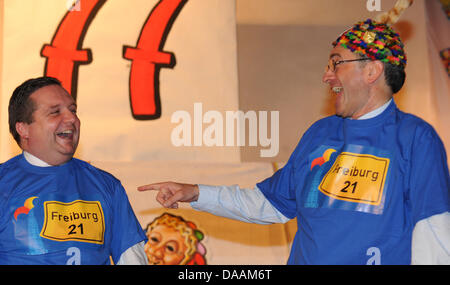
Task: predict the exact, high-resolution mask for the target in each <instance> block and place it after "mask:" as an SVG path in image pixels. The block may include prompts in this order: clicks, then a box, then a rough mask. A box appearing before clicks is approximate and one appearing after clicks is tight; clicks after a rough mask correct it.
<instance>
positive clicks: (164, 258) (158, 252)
mask: <svg viewBox="0 0 450 285" xmlns="http://www.w3.org/2000/svg"><path fill="white" fill-rule="evenodd" d="M146 234H147V237H148V242H147V243H146V244H145V253H146V254H147V257H148V262H149V264H150V265H189V264H199V265H201V264H206V260H205V258H204V255H205V253H206V251H205V248H204V247H203V245H202V244H201V243H200V241H201V240H202V239H203V234H202V233H201V232H200V231H198V230H197V227H196V226H195V224H193V223H192V222H188V221H185V220H184V219H183V218H182V217H180V216H175V215H172V214H169V213H164V214H162V215H161V216H159V217H157V218H156V219H154V220H153V222H151V223H150V224H149V225H148V226H147V230H146Z"/></svg>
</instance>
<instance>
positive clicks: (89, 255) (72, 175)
mask: <svg viewBox="0 0 450 285" xmlns="http://www.w3.org/2000/svg"><path fill="white" fill-rule="evenodd" d="M143 240H145V233H144V232H143V230H142V228H141V226H140V225H139V222H138V221H137V219H136V217H135V214H134V212H133V210H132V208H131V206H130V204H129V201H128V198H127V196H126V193H125V190H124V189H123V187H122V185H121V183H120V181H119V180H117V179H116V178H114V177H113V176H112V175H111V174H109V173H107V172H105V171H102V170H100V169H98V168H96V167H94V166H92V165H90V164H89V163H86V162H83V161H81V160H78V159H75V158H74V159H72V160H70V161H69V162H67V163H66V164H64V165H61V166H53V167H37V166H33V165H31V164H29V163H28V162H27V161H26V159H25V158H24V156H23V155H18V156H16V157H14V158H12V159H10V160H9V161H7V162H5V163H4V164H2V165H1V166H0V264H44V265H45V264H83V265H84V264H97V265H98V264H100V265H102V264H110V256H111V257H112V259H113V261H114V262H117V261H118V260H119V258H120V256H121V254H122V253H123V252H124V251H126V250H127V249H128V248H130V247H131V246H133V245H135V244H137V243H139V242H140V241H143Z"/></svg>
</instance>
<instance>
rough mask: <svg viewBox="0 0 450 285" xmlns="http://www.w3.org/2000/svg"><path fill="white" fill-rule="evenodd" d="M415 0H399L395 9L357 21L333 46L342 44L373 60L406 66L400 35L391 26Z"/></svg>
mask: <svg viewBox="0 0 450 285" xmlns="http://www.w3.org/2000/svg"><path fill="white" fill-rule="evenodd" d="M412 2H413V0H398V1H397V2H396V4H395V6H394V8H393V9H391V10H390V11H388V12H386V13H383V14H380V15H378V17H377V18H376V20H372V19H367V20H366V21H363V22H358V23H356V24H355V25H354V26H353V27H352V28H350V29H348V30H346V31H345V32H344V33H343V34H342V35H340V36H339V37H338V38H337V40H336V41H334V42H333V46H334V47H336V46H337V45H339V46H342V47H344V48H346V49H350V50H351V51H352V52H354V53H357V54H360V55H364V56H367V57H369V58H370V59H372V60H380V61H382V62H387V63H391V64H393V65H397V66H401V67H403V68H404V67H405V66H406V54H405V51H404V46H403V43H402V41H401V39H400V36H399V35H398V34H397V33H396V32H395V31H394V30H393V29H392V28H391V27H390V25H392V24H394V23H395V22H397V20H398V19H399V17H400V15H401V13H402V12H403V11H404V10H406V9H407V8H408V7H409V6H411V4H412Z"/></svg>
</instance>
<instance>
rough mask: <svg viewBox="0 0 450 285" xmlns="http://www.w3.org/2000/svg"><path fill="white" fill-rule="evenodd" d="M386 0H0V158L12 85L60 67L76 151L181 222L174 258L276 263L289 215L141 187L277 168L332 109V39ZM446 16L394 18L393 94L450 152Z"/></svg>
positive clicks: (424, 8)
mask: <svg viewBox="0 0 450 285" xmlns="http://www.w3.org/2000/svg"><path fill="white" fill-rule="evenodd" d="M369 2H371V3H376V2H378V3H379V4H381V5H380V6H379V7H377V6H373V7H371V6H370V5H369V6H368V5H367V3H369ZM394 2H395V0H380V1H363V0H346V1H334V0H302V1H299V0H239V1H235V0H133V1H129V0H114V1H112V0H109V1H106V0H79V1H73V0H67V1H66V0H45V1H40V0H0V16H1V21H0V56H1V65H0V82H1V85H0V126H1V127H0V161H1V162H2V161H5V160H7V159H8V158H10V157H11V156H13V155H15V154H18V153H20V149H19V148H18V147H17V146H16V144H15V142H14V140H13V139H12V137H11V135H10V134H9V131H8V114H7V106H8V101H9V98H10V96H11V93H12V92H13V90H14V88H15V87H16V86H17V85H19V84H20V83H22V82H23V81H25V80H26V79H28V78H31V77H38V76H42V75H50V76H55V77H57V78H59V79H60V80H61V81H62V82H63V85H64V87H65V88H66V89H67V90H68V91H69V92H70V93H71V95H72V96H74V97H75V98H76V101H77V104H78V115H79V117H80V119H81V122H82V127H81V141H80V145H79V149H78V151H77V153H76V156H77V157H78V158H81V159H84V160H87V161H89V162H91V163H92V164H93V165H95V166H98V167H100V168H102V169H105V170H107V171H109V172H111V173H112V174H113V175H115V176H116V177H117V178H119V179H120V180H121V181H122V183H123V185H124V186H125V188H126V191H127V193H128V196H129V199H130V202H131V204H132V206H133V208H134V210H135V212H136V215H137V217H138V219H139V221H140V223H141V225H142V227H143V228H145V229H146V231H147V232H148V233H149V234H152V232H153V231H155V228H156V225H160V226H161V227H158V228H159V229H160V230H161V229H165V230H170V227H171V226H175V227H177V228H178V229H182V230H183V232H188V233H189V235H191V236H190V237H191V238H192V239H191V240H195V243H193V244H189V245H186V247H193V250H191V251H190V254H189V256H188V255H186V258H185V259H184V260H180V261H178V262H179V263H183V264H184V263H191V264H192V263H196V264H284V263H285V262H286V260H287V258H288V254H289V248H290V245H291V243H292V239H293V236H294V234H295V231H296V224H295V223H296V221H295V220H293V221H291V222H289V223H287V224H286V225H270V226H262V225H250V224H246V223H243V222H237V221H231V220H228V219H224V218H219V217H214V216H212V215H210V214H206V213H199V212H196V211H194V210H192V209H191V208H190V207H189V206H188V205H183V206H182V207H181V209H179V210H166V209H163V208H161V207H160V206H159V204H157V203H156V202H155V199H154V197H155V193H153V192H146V193H139V192H137V191H136V187H137V186H139V185H142V184H147V183H151V182H158V181H164V180H176V181H181V182H188V183H204V184H228V185H231V184H239V185H241V186H242V187H250V188H252V187H253V186H254V185H255V183H256V182H259V181H261V180H263V179H264V178H266V177H268V176H270V175H272V174H273V172H274V171H275V170H276V169H277V168H278V167H280V166H282V165H283V163H284V162H285V161H286V160H287V159H288V157H289V154H290V153H291V152H292V151H293V149H294V148H295V146H296V144H297V142H298V140H299V139H300V137H301V135H302V133H303V132H304V131H305V130H306V129H307V128H308V126H309V125H311V124H312V123H313V122H314V121H315V120H317V119H319V118H321V117H323V116H326V115H329V114H332V107H331V106H332V105H331V104H330V98H331V97H330V95H329V94H328V92H327V87H326V85H324V84H323V83H322V82H321V77H322V74H323V70H324V66H325V64H326V62H327V58H328V54H329V50H330V49H331V42H332V41H333V40H335V39H336V37H337V36H338V35H339V34H340V33H342V32H343V31H344V30H345V29H347V28H348V27H350V26H351V25H352V24H354V23H355V22H356V21H359V20H364V19H365V18H368V17H374V16H375V15H376V14H378V13H380V12H382V11H386V10H389V9H390V8H391V7H392V6H393V5H394ZM442 2H445V1H442ZM349 11H351V12H349ZM446 13H447V14H446ZM447 15H448V11H447V12H446V11H445V9H444V6H443V5H442V3H441V1H438V0H429V1H428V0H427V1H424V0H416V1H415V3H414V5H413V6H412V7H411V8H410V9H408V10H407V11H406V12H405V14H404V16H403V17H402V20H401V21H400V22H399V23H398V24H397V25H396V26H395V27H396V29H397V30H398V31H399V32H400V34H401V36H402V38H403V39H404V41H405V44H406V51H407V54H408V67H407V81H406V84H405V87H404V88H403V90H402V91H401V92H400V93H399V94H397V95H396V97H395V99H396V101H397V102H398V105H399V106H400V108H402V109H403V110H405V111H407V112H411V113H415V114H417V115H419V116H421V117H422V118H424V119H425V120H427V121H428V122H430V123H431V124H432V125H433V126H434V127H435V128H436V130H437V131H438V132H439V134H440V135H441V137H442V138H443V140H444V143H445V144H446V147H447V150H448V149H449V148H450V129H449V128H448V126H449V124H450V117H449V114H450V99H449V96H450V95H449V79H448V75H447V69H448V47H449V46H450V42H449V34H450V33H448V31H449V29H448V28H449V22H448V18H447ZM446 50H447V52H445V51H446ZM445 56H447V65H445V63H444V59H445ZM446 68H447V69H446ZM244 118H245V121H244ZM162 231H163V230H162ZM160 234H164V232H161V233H160ZM185 238H186V237H181V236H180V239H179V240H178V243H179V245H182V244H183V240H184V239H185Z"/></svg>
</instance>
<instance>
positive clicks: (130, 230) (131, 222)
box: [111, 183, 146, 263]
mask: <svg viewBox="0 0 450 285" xmlns="http://www.w3.org/2000/svg"><path fill="white" fill-rule="evenodd" d="M115 187H116V189H115V191H114V201H113V205H114V208H113V219H114V220H113V229H112V243H111V252H112V258H113V260H114V262H115V263H117V262H118V261H119V259H120V256H121V255H122V253H124V252H125V251H126V250H127V249H128V248H130V247H132V246H133V245H135V244H137V243H139V242H141V241H143V240H146V236H145V233H144V230H143V229H142V227H141V225H140V223H139V221H138V220H137V218H136V215H135V214H134V211H133V209H132V207H131V205H130V202H129V200H128V197H127V195H126V192H125V189H124V188H123V186H122V185H121V184H120V183H117V184H116V186H115Z"/></svg>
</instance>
